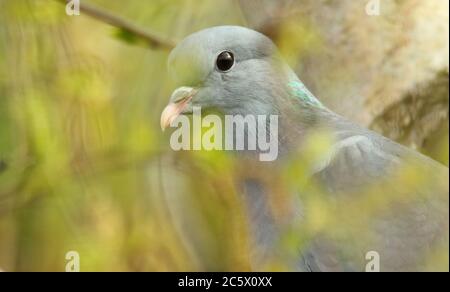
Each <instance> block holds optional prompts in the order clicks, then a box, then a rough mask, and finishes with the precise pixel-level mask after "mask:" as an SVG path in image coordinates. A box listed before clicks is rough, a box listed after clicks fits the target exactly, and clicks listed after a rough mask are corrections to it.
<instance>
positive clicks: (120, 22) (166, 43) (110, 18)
mask: <svg viewBox="0 0 450 292" xmlns="http://www.w3.org/2000/svg"><path fill="white" fill-rule="evenodd" d="M56 1H58V2H61V3H63V4H67V3H69V2H70V0H56ZM80 12H81V13H84V14H86V15H89V16H90V17H92V18H95V19H97V20H99V21H101V22H104V23H107V24H109V25H112V26H114V27H117V28H119V29H121V30H122V31H124V32H126V33H129V34H131V35H132V36H134V37H136V38H138V39H140V40H142V41H144V42H145V43H146V44H147V45H149V46H150V47H151V48H154V49H165V50H171V49H173V48H174V47H175V41H173V40H171V39H169V38H165V37H162V36H159V35H157V34H155V33H153V32H150V31H148V30H146V29H144V28H141V27H139V26H137V25H136V24H134V23H131V22H130V21H128V20H126V19H124V18H122V17H120V16H117V15H115V14H113V13H111V12H109V11H106V10H104V9H102V8H99V7H96V6H93V5H91V4H88V3H86V2H83V1H80Z"/></svg>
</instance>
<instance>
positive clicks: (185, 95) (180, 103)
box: [161, 86, 197, 131]
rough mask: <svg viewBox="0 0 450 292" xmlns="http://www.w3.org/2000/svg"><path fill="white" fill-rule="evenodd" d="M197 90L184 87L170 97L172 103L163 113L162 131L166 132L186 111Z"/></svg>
mask: <svg viewBox="0 0 450 292" xmlns="http://www.w3.org/2000/svg"><path fill="white" fill-rule="evenodd" d="M196 93H197V90H196V89H195V88H192V87H187V86H183V87H180V88H177V89H176V90H175V91H174V92H173V93H172V96H171V97H170V103H169V104H168V105H167V106H166V107H165V108H164V110H163V112H162V113H161V129H162V130H163V131H164V130H165V129H166V128H167V127H169V126H170V124H171V123H172V122H173V121H174V120H175V119H176V118H177V117H178V116H179V115H180V114H181V113H183V111H184V110H185V109H186V107H187V106H188V104H189V102H190V101H191V100H192V97H193V96H194V95H195V94H196Z"/></svg>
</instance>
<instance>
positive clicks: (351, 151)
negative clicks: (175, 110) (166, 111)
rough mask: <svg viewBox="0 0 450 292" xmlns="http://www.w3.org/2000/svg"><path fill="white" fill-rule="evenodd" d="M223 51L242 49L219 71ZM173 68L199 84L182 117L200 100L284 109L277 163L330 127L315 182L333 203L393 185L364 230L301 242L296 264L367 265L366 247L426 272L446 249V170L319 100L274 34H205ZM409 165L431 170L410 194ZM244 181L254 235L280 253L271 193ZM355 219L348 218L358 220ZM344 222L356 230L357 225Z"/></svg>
mask: <svg viewBox="0 0 450 292" xmlns="http://www.w3.org/2000/svg"><path fill="white" fill-rule="evenodd" d="M223 51H231V52H233V54H234V56H235V64H234V66H233V67H232V68H231V69H230V70H229V71H228V72H220V70H217V68H215V60H216V58H217V55H218V54H219V53H220V52H223ZM169 71H170V72H171V73H172V75H173V76H174V78H175V80H176V81H177V83H178V85H180V86H191V87H195V88H196V90H197V91H196V94H195V96H194V97H192V100H190V101H189V103H188V104H187V105H186V107H185V108H184V109H183V112H182V113H184V114H188V113H190V112H191V111H192V107H193V106H201V107H202V109H211V110H215V111H220V112H222V113H224V114H232V115H237V114H241V115H248V114H253V115H258V114H266V115H269V114H276V115H279V117H280V125H279V127H280V130H279V132H280V134H279V147H280V151H281V156H280V159H279V161H277V163H281V164H282V163H284V162H286V161H287V160H289V157H291V156H292V155H295V153H298V152H297V151H298V150H299V149H302V147H303V145H304V143H305V140H306V139H307V137H308V136H309V135H310V134H311V133H314V132H316V131H318V130H326V131H327V132H328V133H330V134H331V135H332V137H333V139H334V144H333V148H332V151H331V152H330V154H329V155H328V156H327V157H326V159H324V161H323V163H322V164H321V165H319V166H318V167H317V168H316V169H314V171H313V173H311V182H314V183H316V184H317V185H319V186H320V187H321V189H322V190H323V192H324V193H325V195H326V198H327V199H328V201H329V202H335V201H339V200H343V201H344V202H345V200H349V201H350V202H351V201H356V200H358V195H360V193H362V192H363V191H362V190H365V189H368V188H372V187H373V186H376V185H381V184H382V183H386V184H387V185H389V186H390V188H389V189H386V191H387V192H388V194H380V196H381V195H384V196H387V197H392V198H393V199H392V202H389V203H388V205H387V206H386V208H385V210H383V211H382V212H379V213H376V214H374V215H373V216H371V217H370V220H369V221H368V222H367V226H366V227H367V228H366V229H365V230H360V231H361V232H358V233H352V232H353V231H349V232H348V233H342V234H338V235H329V234H316V235H315V236H314V237H313V238H311V240H310V241H309V242H308V243H307V244H306V245H305V246H303V247H302V248H301V249H300V254H298V258H296V259H294V260H292V263H290V265H291V267H292V269H298V270H303V271H339V270H350V271H362V270H364V267H365V263H366V259H365V257H364V254H365V253H366V252H367V251H369V250H377V251H378V252H379V253H380V256H381V270H384V271H388V270H393V271H398V270H405V271H410V270H423V269H425V257H424V255H426V254H428V253H430V252H432V251H433V249H434V248H436V247H446V249H447V252H448V209H449V204H448V175H449V174H448V168H446V167H444V166H442V165H440V164H439V163H437V162H434V161H432V160H431V159H429V158H427V157H425V156H423V155H421V154H419V153H417V152H414V151H412V150H410V149H408V148H406V147H403V146H401V145H399V144H397V143H395V142H393V141H391V140H389V139H387V138H384V137H382V136H381V135H378V134H377V133H374V132H372V131H369V130H367V129H364V128H361V127H359V126H357V125H355V124H353V123H352V122H350V121H348V120H346V119H345V118H343V117H340V116H339V115H337V114H335V113H333V112H332V111H330V110H329V109H327V108H326V107H324V106H323V105H321V104H320V102H319V101H318V100H317V99H316V98H315V97H314V96H313V95H312V94H311V93H310V92H309V91H308V90H307V89H306V87H304V85H303V83H301V81H300V80H299V79H298V77H297V76H296V75H295V73H294V72H293V71H292V70H291V69H290V68H289V67H288V66H287V65H286V64H285V63H284V62H283V60H282V59H281V58H280V56H279V53H278V51H277V49H276V47H275V45H274V44H273V43H272V42H271V41H270V40H269V39H268V38H267V37H265V36H263V35H262V34H260V33H258V32H255V31H252V30H249V29H246V28H242V27H236V26H221V27H214V28H210V29H206V30H203V31H200V32H198V33H195V34H192V35H191V36H189V37H187V38H186V39H185V40H183V41H182V42H181V43H180V44H179V45H178V46H177V47H176V48H175V49H174V51H173V52H172V53H171V55H170V57H169ZM408 167H414V169H415V170H416V171H417V172H418V173H419V174H423V175H428V176H430V178H431V183H427V184H426V186H424V187H417V188H415V189H413V190H408V194H407V195H406V197H405V196H400V195H399V194H402V192H405V189H407V187H406V186H404V185H401V182H402V181H401V179H400V178H399V176H401V173H402V171H403V170H405V171H406V170H408V169H409V168H408ZM430 174H432V175H430ZM387 181H390V182H387ZM392 182H393V183H392ZM395 182H398V184H396V183H395ZM242 185H243V186H244V188H243V191H244V193H245V194H246V197H245V198H246V200H245V201H246V203H247V207H248V210H249V218H250V223H251V225H252V234H253V237H254V239H255V241H256V243H257V245H259V246H260V247H261V249H262V250H263V251H264V252H263V254H264V255H263V257H262V258H264V257H265V256H266V254H273V255H275V256H276V255H277V254H278V253H277V252H276V251H274V250H273V249H276V248H277V247H276V241H277V237H278V236H279V235H280V233H281V230H280V228H277V226H276V222H275V220H273V218H270V216H269V215H267V214H269V213H270V212H268V211H267V208H269V207H268V204H267V196H270V195H271V194H268V193H267V191H266V190H265V189H264V187H263V184H260V183H259V182H258V181H255V180H251V179H245V178H244V179H243V182H242ZM301 197H302V196H301V195H300V196H296V198H301ZM295 204H298V212H297V215H298V216H297V217H295V216H294V217H293V218H292V220H293V221H301V220H302V217H303V216H304V214H305V213H307V212H308V209H305V206H303V205H302V200H301V199H300V200H299V201H298V202H295ZM361 213H364V210H361ZM350 219H352V220H354V222H357V221H358V220H360V218H350ZM352 220H350V221H349V222H347V221H346V222H342V224H349V225H352ZM343 227H349V230H353V229H352V228H350V227H351V226H343ZM344 229H345V228H344ZM447 260H448V259H447ZM256 262H259V261H258V260H256ZM427 268H430V267H427ZM435 268H437V267H433V266H431V269H435ZM255 269H258V264H255Z"/></svg>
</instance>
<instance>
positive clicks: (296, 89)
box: [288, 81, 323, 107]
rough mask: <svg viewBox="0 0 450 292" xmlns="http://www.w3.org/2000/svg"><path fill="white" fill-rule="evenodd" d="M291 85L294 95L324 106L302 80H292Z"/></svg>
mask: <svg viewBox="0 0 450 292" xmlns="http://www.w3.org/2000/svg"><path fill="white" fill-rule="evenodd" d="M288 85H289V87H290V88H291V89H292V91H293V93H294V95H295V96H296V97H298V98H300V99H301V100H303V101H305V102H307V103H310V104H313V105H316V106H319V107H323V105H322V103H320V101H319V100H318V99H317V98H316V97H315V96H314V95H313V94H312V93H311V92H310V91H309V90H308V88H306V86H305V85H304V84H303V83H302V82H301V81H291V82H289V83H288Z"/></svg>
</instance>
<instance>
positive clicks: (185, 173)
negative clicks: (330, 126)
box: [0, 0, 449, 271]
mask: <svg viewBox="0 0 450 292" xmlns="http://www.w3.org/2000/svg"><path fill="white" fill-rule="evenodd" d="M61 2H64V1H56V0H0V270H6V271H64V269H65V265H66V260H65V255H66V253H67V252H68V251H77V252H78V253H79V254H80V258H81V269H82V270H83V271H173V270H177V271H186V270H249V269H250V264H249V258H250V257H251V254H250V251H249V250H250V248H249V244H248V236H247V234H248V232H247V230H246V224H245V211H244V210H242V208H241V204H240V201H239V196H238V194H237V191H236V189H235V187H234V184H233V178H234V177H235V176H236V168H235V162H234V161H232V160H231V159H230V158H229V157H226V156H223V155H222V154H221V153H204V152H194V153H174V152H173V151H172V150H171V149H170V147H169V145H168V137H167V135H163V133H161V131H160V128H159V117H160V113H161V111H162V109H163V108H164V106H165V105H166V103H167V101H168V97H169V96H170V93H171V92H172V91H173V89H174V87H173V86H172V84H171V81H170V79H169V76H168V75H167V73H166V61H167V57H168V54H169V52H170V48H171V47H172V46H173V44H174V43H176V42H177V40H180V39H182V38H183V37H184V36H186V35H188V34H190V33H192V32H195V31H197V30H200V29H203V28H206V27H211V26H215V25H223V24H236V25H243V26H247V27H251V28H254V29H256V30H259V31H261V32H263V33H265V34H266V35H268V36H269V37H271V38H272V39H273V40H274V42H275V43H276V44H277V45H278V46H279V48H280V50H281V52H282V54H283V55H284V57H285V58H286V60H287V62H288V63H289V65H290V66H292V67H293V68H295V71H296V72H297V74H298V75H299V77H300V78H301V79H302V80H303V82H304V83H305V84H306V85H307V86H308V87H309V88H310V90H311V91H312V92H313V93H314V94H315V95H316V96H317V97H319V99H321V101H323V103H324V104H325V105H327V106H328V107H329V108H331V109H332V110H334V111H336V112H338V113H340V114H342V115H343V116H346V117H348V118H350V119H351V120H353V121H355V122H357V123H359V124H361V125H364V126H366V127H369V128H371V129H374V130H375V131H377V132H380V133H382V134H383V135H385V136H387V137H389V138H391V139H394V140H396V141H398V142H400V143H402V144H404V145H406V146H408V147H411V148H414V149H416V150H418V151H421V152H423V153H425V154H426V155H428V156H431V157H432V158H434V159H435V160H437V161H439V162H441V163H443V164H445V165H447V166H448V161H449V158H448V157H449V156H448V153H449V150H448V149H449V146H448V139H449V137H448V133H449V129H448V125H449V121H448V117H449V114H448V113H449V107H448V101H449V79H448V77H449V76H448V74H449V71H448V70H449V68H448V67H449V39H448V33H449V19H448V13H449V12H448V11H449V7H448V6H449V2H448V1H446V0H428V1H421V0H403V1H401V0H398V1H394V0H381V2H380V13H379V15H368V14H367V12H366V5H367V4H368V2H369V0H357V1H354V0H339V1H326V0H298V1H293V0H291V1H288V0H281V1H268V0H262V1H256V0H230V1H215V0H177V1H175V0H173V1H170V0H169V1H165V0H129V1H119V0H112V1H111V0H81V4H82V6H83V5H86V6H85V7H86V10H85V11H83V9H82V11H81V15H80V16H68V15H67V14H66V11H65V5H64V3H61ZM92 7H94V8H93V9H90V8H92ZM107 22H109V24H108V23H107ZM130 27H131V29H130ZM141 28H142V30H143V31H145V33H144V35H141V34H139V31H140V30H141ZM447 248H448V247H447ZM278 268H279V269H282V267H279V266H278V265H277V264H276V263H274V264H273V265H272V269H274V270H276V269H278ZM447 268H448V267H447Z"/></svg>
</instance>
